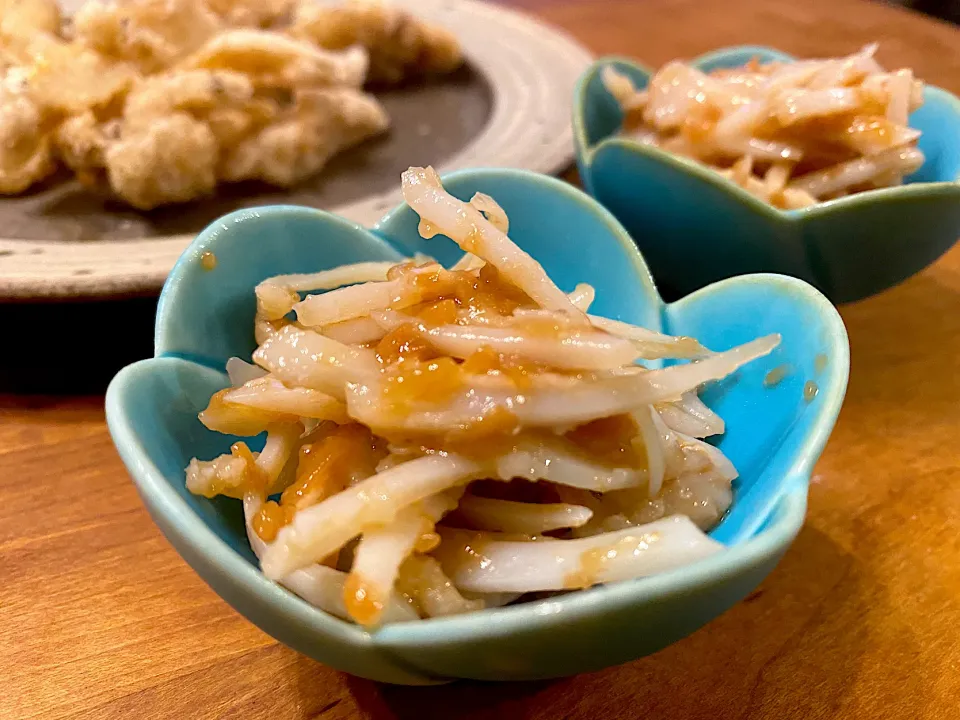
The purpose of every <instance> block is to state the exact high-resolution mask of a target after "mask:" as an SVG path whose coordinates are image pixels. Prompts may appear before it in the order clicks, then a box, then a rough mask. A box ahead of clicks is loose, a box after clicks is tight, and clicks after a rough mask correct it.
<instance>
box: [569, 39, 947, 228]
mask: <svg viewBox="0 0 960 720" xmlns="http://www.w3.org/2000/svg"><path fill="white" fill-rule="evenodd" d="M754 56H759V57H761V58H763V59H764V60H779V61H782V62H796V60H797V59H796V57H794V56H793V55H790V54H788V53H785V52H783V51H781V50H777V49H775V48H771V47H766V46H763V45H731V46H729V47H724V48H720V49H718V50H712V51H710V52H708V53H705V54H703V55H700V56H698V57H696V58H694V59H693V60H691V61H690V65H692V66H694V67H702V66H704V65H708V66H709V65H713V64H715V63H718V62H721V63H723V64H725V65H733V64H740V61H741V60H744V59H748V58H750V57H754ZM607 65H614V66H626V67H630V68H634V69H636V70H639V71H640V72H642V73H644V74H646V75H647V76H648V77H652V76H653V74H654V72H655V71H653V70H651V69H650V68H648V67H647V66H646V65H644V64H643V63H639V62H637V61H635V60H632V59H631V58H627V57H622V56H618V55H608V56H604V57H601V58H599V59H597V61H596V62H594V63H593V65H592V66H591V67H590V69H589V70H587V72H586V73H584V75H583V77H581V78H580V80H578V81H577V86H576V89H575V90H574V100H573V136H574V145H575V146H576V148H577V155H578V156H579V157H580V158H581V159H582V162H583V164H584V165H585V166H587V167H589V166H590V164H591V163H592V161H593V158H594V156H596V155H597V153H598V152H600V151H601V149H603V148H612V147H618V148H621V149H623V150H625V151H626V152H632V153H635V154H637V155H646V156H648V157H652V158H656V159H657V160H658V161H660V162H662V163H663V164H664V165H672V166H673V167H675V168H677V169H680V170H683V171H684V172H686V173H688V174H690V175H694V176H696V177H697V178H699V179H701V180H703V181H705V182H709V183H711V184H712V185H714V186H716V187H717V188H718V189H720V190H722V191H724V192H725V193H727V195H729V196H730V197H732V198H736V199H737V200H739V201H740V202H742V203H743V204H745V205H748V206H750V207H751V208H752V209H753V210H755V211H756V212H758V213H760V214H762V215H765V216H767V217H773V218H775V219H776V220H778V221H781V222H792V223H798V222H805V221H806V219H807V218H810V217H819V216H822V215H826V214H830V213H834V212H838V211H840V210H842V209H844V208H847V207H856V206H859V205H869V204H873V203H874V202H878V201H882V200H885V199H886V200H893V199H896V200H899V199H902V198H908V197H910V196H913V195H931V194H933V195H960V174H958V175H957V176H956V177H954V178H952V179H950V180H941V181H937V182H917V183H910V184H906V185H898V186H896V187H888V188H880V189H878V190H869V191H866V192H860V193H857V194H855V195H848V196H846V197H842V198H836V199H834V200H826V201H824V202H820V203H817V204H816V205H811V206H809V207H805V208H800V209H797V210H782V209H780V208H775V207H773V206H772V205H770V204H769V203H767V202H764V201H763V200H761V199H760V198H758V197H756V196H755V195H752V194H750V193H749V192H747V191H746V190H745V189H744V188H742V187H740V186H739V185H737V184H736V183H735V182H733V181H732V180H729V179H727V178H725V177H724V176H722V175H720V174H719V173H717V172H716V171H714V170H712V169H711V168H709V167H708V166H706V165H703V164H701V163H699V162H697V161H696V160H693V159H691V158H687V157H682V156H680V155H674V154H672V153H669V152H667V151H665V150H662V149H660V148H657V147H653V146H652V145H644V144H642V143H638V142H636V141H634V140H631V139H630V138H626V137H620V136H609V137H605V138H603V139H602V140H600V141H599V142H597V143H594V144H592V145H591V144H590V143H589V142H588V139H587V128H586V122H585V121H584V117H583V108H584V107H585V106H586V102H587V88H588V87H589V85H590V83H591V81H592V80H593V79H594V77H595V76H596V75H597V74H598V73H600V72H601V70H602V69H603V68H604V67H606V66H607ZM924 98H925V101H926V102H929V101H931V100H934V101H935V102H936V103H937V104H938V105H939V106H942V107H944V108H946V109H948V110H949V111H950V112H952V113H953V115H954V116H955V117H956V118H958V120H960V98H958V97H957V96H956V95H954V94H952V93H950V92H948V91H946V90H944V89H943V88H939V87H937V86H935V85H929V84H927V85H925V86H924ZM583 182H584V183H585V184H589V183H590V178H589V173H586V174H585V177H584V179H583Z"/></svg>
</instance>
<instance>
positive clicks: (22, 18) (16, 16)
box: [0, 0, 61, 35]
mask: <svg viewBox="0 0 960 720" xmlns="http://www.w3.org/2000/svg"><path fill="white" fill-rule="evenodd" d="M60 22H61V17H60V6H59V5H58V4H57V2H56V0H0V23H2V25H3V30H4V32H5V33H18V34H21V35H29V34H32V33H37V32H43V33H50V34H51V35H57V34H58V33H59V32H60Z"/></svg>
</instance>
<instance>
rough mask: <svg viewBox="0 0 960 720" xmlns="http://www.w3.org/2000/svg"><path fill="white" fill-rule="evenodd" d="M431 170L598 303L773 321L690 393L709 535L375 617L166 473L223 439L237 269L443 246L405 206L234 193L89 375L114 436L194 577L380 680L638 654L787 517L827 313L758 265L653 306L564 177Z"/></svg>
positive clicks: (749, 562)
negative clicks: (389, 617) (714, 429)
mask: <svg viewBox="0 0 960 720" xmlns="http://www.w3.org/2000/svg"><path fill="white" fill-rule="evenodd" d="M446 186H447V188H448V189H449V190H450V191H451V192H453V193H454V194H455V195H457V196H458V197H461V198H464V199H468V198H469V197H471V196H472V195H473V193H474V192H475V191H482V192H485V193H488V194H490V195H492V196H493V197H494V198H496V199H497V200H498V201H499V202H500V203H501V204H502V205H503V207H504V209H505V210H506V211H507V213H508V214H509V216H510V227H511V233H510V234H511V236H512V237H513V238H514V239H515V240H516V241H517V242H518V243H519V244H520V245H521V246H522V247H523V248H525V249H526V250H527V251H528V252H530V253H531V254H532V255H534V256H535V257H536V258H538V259H539V260H540V261H541V262H542V263H543V264H544V266H545V267H546V269H547V270H548V272H549V273H550V274H551V275H552V276H553V277H554V278H555V279H556V280H557V282H558V283H559V285H560V286H561V287H562V288H563V289H565V290H572V289H573V287H574V286H575V284H576V283H577V282H580V281H584V282H590V283H592V284H594V285H595V287H596V288H597V291H598V292H597V301H596V303H595V305H594V308H595V311H596V312H598V313H599V314H602V315H608V316H610V317H614V318H620V319H623V320H627V321H631V322H637V323H641V324H644V325H646V326H648V327H651V328H657V329H662V330H665V331H667V332H672V333H679V334H685V335H694V336H696V337H698V338H700V339H701V340H702V341H703V342H705V343H706V344H707V346H709V347H712V348H714V349H716V350H724V349H727V348H729V347H731V346H733V345H736V344H739V343H742V342H745V341H747V340H750V339H753V338H754V337H757V336H759V335H764V334H767V333H773V332H778V333H781V334H782V335H783V343H782V345H781V347H780V348H779V349H777V350H776V351H775V353H774V354H773V355H772V356H770V357H767V358H764V359H762V360H759V361H756V362H754V363H752V364H750V365H749V366H747V367H746V368H744V369H743V370H742V371H741V372H739V373H738V374H737V375H735V376H733V377H731V378H729V379H728V380H727V381H725V382H724V383H722V384H719V385H716V386H714V387H712V388H710V389H709V391H708V392H707V393H706V394H705V395H704V399H705V401H706V402H708V403H709V404H710V405H712V406H713V407H714V408H715V409H716V410H717V411H719V412H720V413H721V414H722V415H723V417H724V418H725V419H726V422H727V427H728V432H727V433H726V435H725V436H724V437H723V438H722V440H721V441H720V446H721V447H722V448H723V450H724V452H725V453H727V455H728V456H729V457H730V458H731V459H732V460H733V461H734V462H735V463H736V464H737V466H738V467H739V469H740V471H741V478H740V480H738V481H737V483H736V499H735V501H734V505H733V508H732V510H731V511H730V512H729V513H728V515H727V516H726V517H725V518H724V520H723V522H722V523H721V524H720V525H719V526H718V527H717V528H716V529H715V530H714V531H713V536H714V537H715V538H716V539H717V540H719V541H721V542H724V543H726V544H728V545H729V548H728V549H727V550H726V551H724V552H723V553H720V554H718V555H716V556H713V557H711V558H709V559H708V560H706V561H704V562H700V563H697V564H694V565H690V566H687V567H684V568H682V569H680V570H678V571H675V572H670V573H664V574H662V575H659V576H656V577H651V578H647V579H642V580H635V581H629V582H622V583H618V584H612V585H609V586H606V587H598V588H594V589H591V590H588V591H583V592H576V593H570V594H567V595H564V596H561V597H556V598H553V599H549V600H543V601H539V602H532V603H528V604H523V605H518V606H514V607H506V608H500V609H496V610H489V611H485V612H483V613H477V614H473V615H463V616H459V617H451V618H442V619H435V620H428V621H424V622H419V623H408V624H401V625H393V626H387V627H385V628H382V629H380V630H379V631H377V632H374V633H367V632H365V631H363V630H362V629H360V628H359V627H356V626H353V625H350V624H348V623H345V622H342V621H340V620H337V619H335V618H333V617H331V616H328V615H326V614H324V613H323V612H321V611H319V610H316V609H314V608H313V607H311V606H309V605H308V604H307V603H305V602H303V601H302V600H300V599H299V598H297V597H296V596H295V595H293V594H291V593H289V592H287V591H286V590H284V589H283V588H281V587H279V586H277V585H274V584H273V583H271V582H269V581H268V580H267V579H266V578H264V577H263V575H261V574H260V572H259V570H258V569H257V565H256V562H255V558H254V556H253V554H252V553H251V551H250V549H249V547H248V545H247V540H246V537H245V534H244V530H243V521H242V511H241V508H240V504H239V503H238V502H236V501H230V500H223V499H218V500H215V501H212V502H211V501H209V500H206V499H203V498H200V497H195V496H192V495H190V494H189V493H188V492H187V491H186V489H185V487H184V473H183V468H184V467H185V466H186V464H187V462H188V461H189V459H190V458H191V457H192V456H194V455H198V456H200V457H212V456H214V455H216V454H218V453H220V452H224V451H226V450H227V448H228V446H229V445H230V442H231V440H230V438H227V437H224V436H222V435H218V434H215V433H212V432H209V431H207V430H206V429H205V428H204V427H203V426H202V425H201V424H200V422H199V421H198V420H197V412H198V411H199V410H201V409H202V408H203V407H204V406H205V405H206V402H207V399H208V398H209V397H210V395H211V393H213V392H214V391H216V390H218V389H220V388H222V387H224V386H225V385H226V384H227V377H226V375H225V374H224V364H225V361H226V360H227V358H229V357H230V356H232V355H238V356H241V357H249V355H250V353H251V351H252V350H253V349H254V341H253V337H252V327H253V317H254V309H255V308H254V294H253V288H254V286H255V285H256V284H257V283H258V282H259V281H261V280H263V279H264V278H266V277H268V276H271V275H276V274H279V273H290V272H306V271H316V270H321V269H326V268H330V267H333V266H336V265H340V264H342V263H346V262H357V261H361V260H373V259H390V260H394V259H399V258H400V257H401V254H405V255H409V254H411V253H412V252H414V251H417V250H420V251H423V252H428V253H429V254H430V255H432V256H434V257H437V258H438V259H440V260H441V261H442V262H445V263H449V262H452V261H454V260H455V259H456V258H457V257H458V256H459V255H460V251H459V250H458V249H457V248H456V247H455V246H454V245H453V243H451V242H450V241H448V240H446V239H444V238H442V237H438V238H435V239H434V240H430V241H424V240H422V239H421V238H420V237H419V235H418V234H417V230H416V227H417V217H416V216H415V215H414V213H413V212H412V211H411V210H409V209H407V208H405V207H403V208H399V209H397V210H395V211H393V212H392V213H390V214H389V215H388V216H387V217H386V218H385V219H384V220H383V221H382V222H381V223H380V224H379V225H378V226H377V227H376V228H375V229H374V230H373V231H368V230H365V229H363V228H361V227H358V226H356V225H353V224H351V223H348V222H346V221H344V220H342V219H339V218H337V217H334V216H331V215H328V214H326V213H323V212H320V211H316V210H310V209H306V208H295V207H268V208H263V209H260V210H246V211H241V212H238V213H234V214H233V215H229V216H227V217H225V218H223V219H222V220H220V221H218V222H217V223H215V224H214V225H212V226H211V227H209V228H208V229H207V230H205V231H204V232H203V233H202V234H201V235H200V236H199V237H198V238H197V239H196V241H195V242H194V243H193V244H192V245H191V246H190V248H189V249H188V250H187V251H186V253H185V254H184V255H183V257H182V258H181V259H180V261H179V262H178V264H177V266H176V267H175V268H174V270H173V272H172V274H171V275H170V278H169V280H168V281H167V284H166V286H165V288H164V290H163V295H162V297H161V301H160V308H159V312H158V317H157V329H156V357H155V358H153V359H150V360H145V361H142V362H139V363H137V364H135V365H131V366H130V367H128V368H126V369H124V370H123V371H122V372H120V373H119V374H118V375H117V377H116V378H115V380H114V381H113V383H112V384H111V386H110V389H109V391H108V393H107V421H108V423H109V426H110V431H111V433H112V435H113V438H114V441H115V443H116V445H117V448H118V449H119V451H120V455H121V456H122V458H123V460H124V462H125V463H126V466H127V468H128V469H129V471H130V474H131V475H132V476H133V479H134V482H135V483H136V485H137V488H138V489H139V491H140V494H141V496H142V498H143V500H144V503H145V504H146V506H147V508H148V509H149V511H150V513H151V515H152V516H153V518H154V520H155V521H156V523H157V524H158V525H159V526H160V528H161V529H162V530H163V532H164V534H165V535H166V536H167V537H168V538H169V540H170V542H171V543H172V544H173V545H174V547H176V549H177V550H178V552H180V554H181V555H182V556H183V557H184V559H185V560H186V561H187V562H188V563H190V565H191V566H193V568H194V569H195V570H196V571H197V572H198V573H199V574H200V576H201V577H203V579H204V580H206V581H207V582H208V583H209V584H210V585H211V586H212V587H213V588H214V589H215V590H216V591H217V592H218V593H219V594H220V595H221V596H222V597H223V598H224V599H225V600H226V601H227V602H229V603H230V604H231V605H233V606H234V607H235V608H237V610H239V611H240V612H241V613H243V614H244V615H245V616H246V617H248V618H249V619H250V620H251V621H252V622H254V623H256V624H257V625H259V626H260V627H261V628H263V629H264V630H265V631H266V632H268V633H270V634H271V635H273V636H274V637H276V638H277V639H279V640H281V641H282V642H284V643H286V644H287V645H290V646H291V647H293V648H295V649H297V650H299V651H300V652H303V653H305V654H307V655H309V656H311V657H313V658H316V659H317V660H319V661H321V662H323V663H326V664H328V665H332V666H334V667H337V668H340V669H342V670H345V671H347V672H350V673H354V674H356V675H361V676H364V677H368V678H374V679H377V680H382V681H385V682H392V683H431V682H439V681H444V680H450V679H453V678H477V679H483V680H518V679H530V678H544V677H553V676H562V675H569V674H573V673H578V672H583V671H589V670H595V669H598V668H601V667H604V666H608V665H614V664H618V663H622V662H625V661H628V660H631V659H634V658H637V657H640V656H642V655H645V654H648V653H652V652H654V651H656V650H658V649H660V648H662V647H664V646H665V645H667V644H669V643H671V642H673V641H675V640H677V639H679V638H681V637H683V636H685V635H687V634H688V633H690V632H692V631H693V630H695V629H697V628H698V627H700V626H701V625H703V624H704V623H706V622H708V621H709V620H711V619H712V618H714V617H716V616H717V615H719V614H720V613H722V612H723V611H725V610H726V609H727V608H729V607H730V606H731V605H733V604H734V603H736V602H737V601H739V600H740V599H741V598H743V597H744V596H745V595H747V594H748V593H749V592H750V591H751V590H752V589H753V588H755V587H756V586H757V584H758V583H759V582H760V581H761V579H762V578H763V577H764V576H765V575H766V574H767V573H768V572H770V570H771V569H772V568H773V566H774V565H775V564H776V563H777V561H778V559H779V558H780V556H781V555H782V554H783V552H784V551H785V550H786V549H787V546H788V545H789V544H790V542H791V541H792V540H793V538H794V536H795V535H796V534H797V532H798V530H799V529H800V526H801V524H802V523H803V517H804V511H805V507H806V496H807V485H808V480H809V477H810V471H811V468H812V466H813V463H814V462H815V461H816V459H817V457H818V456H819V455H820V453H821V451H822V449H823V446H824V443H825V442H826V440H827V436H828V435H829V433H830V430H831V429H832V427H833V424H834V421H835V419H836V417H837V412H838V411H839V409H840V404H841V402H842V399H843V394H844V391H845V388H846V382H847V372H848V367H849V359H848V346H847V339H846V333H845V331H844V327H843V324H842V322H841V320H840V317H839V315H838V314H837V312H836V311H835V309H834V308H833V307H832V306H831V305H830V303H829V302H828V301H827V300H826V299H825V298H824V297H823V296H822V295H820V294H819V293H818V292H817V291H815V290H814V289H813V288H811V287H810V286H808V285H806V284H804V283H802V282H800V281H798V280H794V279H792V278H786V277H780V276H775V275H758V276H752V277H741V278H736V279H734V280H729V281H726V282H723V283H719V284H717V285H714V286H712V287H710V288H707V289H705V290H703V291H701V292H699V293H697V294H695V295H692V296H690V297H688V298H686V299H684V300H682V301H681V302H679V303H675V304H672V305H664V304H663V302H662V301H661V300H660V298H659V296H658V295H657V291H656V289H655V288H654V285H653V282H652V281H651V279H650V276H649V274H648V272H647V268H646V265H645V264H644V262H643V259H642V258H641V257H640V254H639V253H638V252H637V249H636V247H635V246H634V244H633V243H632V242H631V240H630V238H629V236H628V235H627V234H626V233H625V232H624V230H623V229H622V228H621V227H620V225H619V224H618V223H617V222H616V220H614V219H613V217H612V216H611V215H610V214H609V213H608V212H607V211H606V210H604V209H603V208H602V207H600V206H599V205H598V204H597V203H595V202H594V201H593V200H591V199H590V198H589V197H587V196H586V195H584V194H583V193H581V192H580V191H578V190H576V189H574V188H572V187H570V186H568V185H566V184H564V183H562V182H560V181H558V180H555V179H552V178H547V177H543V176H538V175H534V174H529V173H524V172H519V171H511V170H477V171H468V172H463V173H459V174H456V175H452V176H450V177H449V178H447V180H446ZM207 251H209V252H213V253H215V254H216V257H217V265H216V268H215V269H214V270H212V271H209V272H208V271H205V270H204V269H203V268H202V266H201V262H200V257H201V254H202V253H204V252H207ZM818 356H822V357H821V358H820V359H819V360H818V359H817V358H818ZM783 363H788V364H789V365H790V367H791V369H792V372H791V373H790V375H788V377H787V378H786V379H785V380H783V382H781V383H779V384H778V385H776V386H775V387H772V388H767V387H765V386H764V377H765V375H766V374H767V373H768V372H769V371H770V370H771V369H772V368H774V367H777V366H780V365H781V364H783ZM807 381H814V382H816V383H817V384H818V385H819V388H820V392H819V394H818V395H817V396H816V398H814V399H813V400H812V402H807V401H805V400H804V397H803V386H804V383H805V382H807Z"/></svg>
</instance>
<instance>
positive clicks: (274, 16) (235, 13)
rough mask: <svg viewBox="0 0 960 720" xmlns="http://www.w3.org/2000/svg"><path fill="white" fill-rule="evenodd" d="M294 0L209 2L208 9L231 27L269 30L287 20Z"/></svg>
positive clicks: (228, 0)
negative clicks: (284, 19)
mask: <svg viewBox="0 0 960 720" xmlns="http://www.w3.org/2000/svg"><path fill="white" fill-rule="evenodd" d="M292 6H293V0H207V7H209V8H210V9H211V10H212V11H213V12H215V13H216V14H217V15H218V16H219V17H220V19H221V20H223V21H224V22H225V23H226V24H227V25H230V26H231V27H254V28H268V27H270V26H272V25H275V24H276V23H278V22H279V21H280V20H282V19H283V18H285V17H286V16H287V15H288V14H289V13H290V10H291V8H292Z"/></svg>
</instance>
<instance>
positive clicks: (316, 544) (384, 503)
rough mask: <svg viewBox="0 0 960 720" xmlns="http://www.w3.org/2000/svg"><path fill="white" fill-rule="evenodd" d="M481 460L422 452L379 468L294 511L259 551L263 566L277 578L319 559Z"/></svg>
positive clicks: (475, 469)
mask: <svg viewBox="0 0 960 720" xmlns="http://www.w3.org/2000/svg"><path fill="white" fill-rule="evenodd" d="M480 472H481V466H480V465H478V464H477V463H475V462H473V461H471V460H468V459H466V458H463V457H460V456H456V455H448V456H446V457H443V456H436V455H431V456H426V457H422V458H418V459H416V460H411V461H410V462H406V463H403V464H402V465H397V466H396V467H393V468H391V469H389V470H385V471H384V472H381V473H377V474H376V475H374V476H373V477H370V478H367V479H366V480H362V481H361V482H359V483H357V484H356V485H354V486H353V487H350V488H347V489H346V490H344V491H343V492H340V493H338V494H336V495H334V496H333V497H331V498H328V499H327V500H325V501H323V502H322V503H319V504H317V505H313V506H311V507H308V508H305V509H303V510H301V511H300V512H298V513H297V514H296V516H295V517H294V519H293V522H291V523H290V524H289V525H287V526H286V527H284V528H282V529H281V530H280V532H279V533H278V534H277V539H276V540H275V541H274V542H273V543H271V544H270V545H269V546H268V547H267V550H266V552H265V553H264V556H263V563H262V565H263V572H264V573H265V574H266V576H267V577H269V578H271V579H273V580H275V579H277V578H279V577H283V576H284V575H287V574H288V573H290V572H292V571H293V570H296V569H297V568H300V567H304V566H305V565H309V564H311V563H314V562H317V561H319V560H322V559H323V558H325V557H327V556H328V555H330V554H332V553H334V552H336V551H337V550H339V549H340V548H341V547H343V546H344V545H345V544H346V543H347V542H348V541H349V540H351V539H352V538H353V537H355V536H356V535H357V534H358V531H359V532H362V531H363V530H364V529H365V528H368V527H371V526H374V525H383V524H386V523H389V522H392V521H393V520H394V518H395V517H396V515H397V513H398V512H400V511H401V510H403V509H404V508H405V507H407V506H409V505H412V504H413V503H415V502H419V501H420V500H423V499H424V498H427V497H429V496H431V495H433V494H435V493H438V492H443V491H445V490H449V489H450V488H452V487H455V486H457V485H461V484H464V483H466V482H469V481H470V480H473V479H474V478H475V477H477V475H478V473H480Z"/></svg>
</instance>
